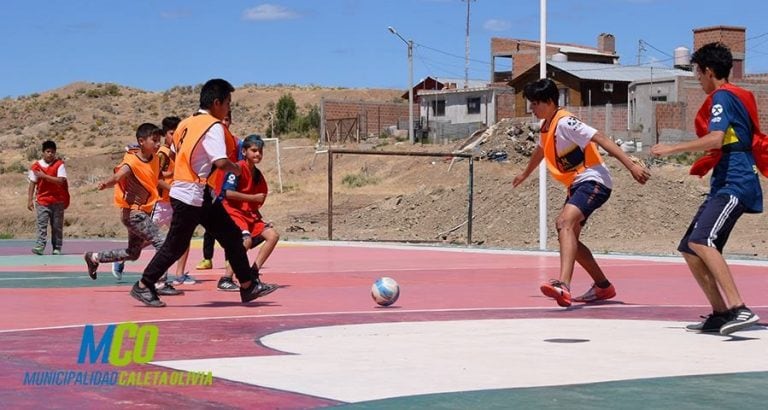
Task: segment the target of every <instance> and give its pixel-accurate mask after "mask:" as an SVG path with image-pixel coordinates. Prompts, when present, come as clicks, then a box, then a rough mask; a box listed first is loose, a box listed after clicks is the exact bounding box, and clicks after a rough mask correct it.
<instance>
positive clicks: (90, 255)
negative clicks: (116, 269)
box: [83, 252, 99, 280]
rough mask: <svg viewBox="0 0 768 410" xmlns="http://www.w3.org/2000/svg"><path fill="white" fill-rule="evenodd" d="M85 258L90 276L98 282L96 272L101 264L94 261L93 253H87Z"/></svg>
mask: <svg viewBox="0 0 768 410" xmlns="http://www.w3.org/2000/svg"><path fill="white" fill-rule="evenodd" d="M83 257H84V258H85V264H86V265H87V266H88V276H90V277H91V279H93V280H96V270H97V269H99V262H94V261H93V252H86V253H85V256H83Z"/></svg>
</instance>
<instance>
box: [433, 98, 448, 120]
mask: <svg viewBox="0 0 768 410" xmlns="http://www.w3.org/2000/svg"><path fill="white" fill-rule="evenodd" d="M432 114H433V115H434V116H435V117H443V116H445V100H435V101H432Z"/></svg>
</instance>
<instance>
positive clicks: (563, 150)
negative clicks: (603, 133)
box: [539, 117, 613, 189]
mask: <svg viewBox="0 0 768 410" xmlns="http://www.w3.org/2000/svg"><path fill="white" fill-rule="evenodd" d="M595 134H597V130H596V129H594V128H592V127H590V126H589V125H587V124H585V123H583V122H581V120H579V119H578V118H576V117H563V118H561V119H560V121H558V122H557V128H556V129H555V147H556V149H557V155H558V156H567V154H568V153H569V152H571V151H573V150H574V149H576V147H577V146H578V147H579V149H581V150H582V151H583V150H584V148H585V147H586V146H587V144H589V143H590V142H592V137H593V136H594V135H595ZM539 146H541V140H539ZM542 148H543V146H542ZM584 181H597V182H599V183H601V184H603V185H605V186H606V187H607V188H609V189H613V181H612V180H611V174H610V172H608V168H606V167H605V165H604V164H598V165H593V166H591V167H589V168H587V169H585V170H584V171H582V172H580V173H579V174H577V175H576V178H575V179H574V180H573V184H572V185H576V184H578V183H581V182H584Z"/></svg>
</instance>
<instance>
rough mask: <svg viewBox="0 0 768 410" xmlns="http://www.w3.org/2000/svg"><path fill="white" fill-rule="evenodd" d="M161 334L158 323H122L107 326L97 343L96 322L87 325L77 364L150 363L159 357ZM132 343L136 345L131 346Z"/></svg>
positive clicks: (121, 364) (116, 364)
mask: <svg viewBox="0 0 768 410" xmlns="http://www.w3.org/2000/svg"><path fill="white" fill-rule="evenodd" d="M158 335H159V331H158V329H157V326H155V325H147V324H145V325H137V324H136V323H121V324H119V325H109V326H107V328H106V330H105V331H104V334H103V335H101V339H100V340H98V342H97V341H96V336H95V334H94V330H93V325H85V329H83V339H82V341H81V342H80V354H78V356H77V363H79V364H83V363H86V361H87V363H90V364H94V363H96V362H101V363H107V362H109V363H110V364H112V365H113V366H119V367H122V366H127V365H129V364H131V363H148V362H150V361H152V358H153V357H154V356H155V347H156V345H157V337H158ZM131 344H132V345H133V347H132V348H127V347H129V346H130V345H131ZM99 358H101V359H100V360H99Z"/></svg>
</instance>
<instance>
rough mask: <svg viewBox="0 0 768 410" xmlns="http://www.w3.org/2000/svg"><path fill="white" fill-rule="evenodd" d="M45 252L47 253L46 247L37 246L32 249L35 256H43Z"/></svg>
mask: <svg viewBox="0 0 768 410" xmlns="http://www.w3.org/2000/svg"><path fill="white" fill-rule="evenodd" d="M44 252H45V247H44V246H35V247H34V248H32V253H34V254H35V255H42V254H43V253H44Z"/></svg>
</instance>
